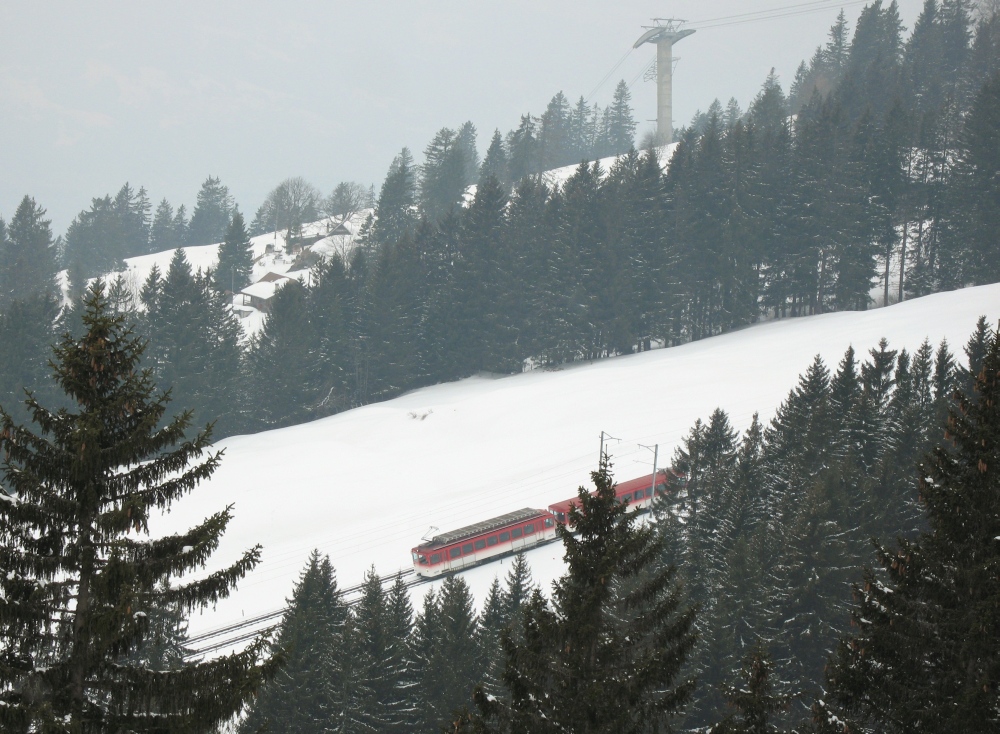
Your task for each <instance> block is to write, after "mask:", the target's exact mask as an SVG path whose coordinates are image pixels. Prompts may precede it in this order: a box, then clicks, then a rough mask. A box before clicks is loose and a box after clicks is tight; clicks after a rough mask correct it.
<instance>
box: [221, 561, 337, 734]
mask: <svg viewBox="0 0 1000 734" xmlns="http://www.w3.org/2000/svg"><path fill="white" fill-rule="evenodd" d="M349 616H350V614H349V610H348V608H347V606H346V604H345V603H344V600H343V595H342V593H341V591H340V589H339V588H338V587H337V580H336V576H335V574H334V570H333V566H332V565H331V564H330V559H329V558H328V557H325V556H320V554H319V552H318V551H313V552H312V554H310V556H309V560H308V561H307V563H306V567H305V568H304V569H303V570H302V573H301V574H300V576H299V581H298V583H297V584H296V585H295V589H294V590H293V591H292V598H291V599H289V600H288V608H287V610H286V611H285V614H284V616H283V617H282V619H281V625H280V627H279V630H278V635H277V638H276V640H275V641H274V643H273V648H274V650H275V651H276V652H277V653H279V654H280V655H281V656H282V660H283V664H282V667H281V670H280V671H278V673H277V675H275V677H274V679H273V680H271V681H269V682H268V683H267V685H265V686H264V687H263V690H262V691H261V693H260V695H259V696H258V697H257V698H256V700H255V701H254V704H253V707H252V708H251V710H250V712H249V714H248V715H247V717H246V718H245V719H244V720H243V721H242V722H241V723H240V728H239V731H240V732H245V733H246V734H251V733H253V734H256V732H259V731H262V730H263V731H267V732H270V734H293V733H294V734H298V733H299V732H301V733H302V734H308V733H312V732H316V733H317V734H318V733H319V732H327V731H337V730H339V729H337V728H336V726H337V723H338V719H339V717H340V714H341V710H340V708H339V707H338V705H337V704H338V703H339V702H338V698H339V696H338V694H339V693H340V692H341V690H342V687H343V663H344V661H343V660H341V659H340V655H339V654H338V653H339V652H340V651H341V650H343V648H344V639H343V638H344V633H345V630H346V629H347V621H348V617H349Z"/></svg>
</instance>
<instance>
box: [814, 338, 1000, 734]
mask: <svg viewBox="0 0 1000 734" xmlns="http://www.w3.org/2000/svg"><path fill="white" fill-rule="evenodd" d="M918 475H919V485H920V500H921V503H922V504H923V507H924V509H925V511H926V517H927V523H928V526H929V529H928V530H927V531H926V532H924V533H922V534H921V535H920V537H919V538H918V539H917V540H915V541H912V542H908V541H905V540H900V541H899V542H898V545H897V547H895V548H891V547H887V546H884V545H881V544H876V556H877V559H878V564H879V568H878V569H870V568H869V569H866V570H865V572H864V581H863V584H862V585H860V586H858V587H856V588H855V603H854V607H853V609H852V613H851V618H852V633H851V634H850V635H849V636H848V637H846V638H845V639H844V640H843V641H842V643H841V644H840V646H839V648H838V649H837V653H836V656H835V658H834V659H833V660H832V662H831V665H830V666H829V668H828V685H829V688H830V692H829V700H827V701H825V702H824V701H820V702H818V703H817V705H816V707H815V712H816V717H817V720H818V721H819V722H820V723H823V724H829V723H830V722H831V721H833V720H837V721H840V722H842V723H843V724H844V725H846V726H848V727H851V728H852V729H857V730H864V729H863V728H862V727H864V728H870V729H874V730H877V731H884V732H912V731H925V732H955V731H995V730H996V729H997V727H998V726H1000V714H998V711H1000V700H998V690H1000V672H998V668H997V663H996V661H997V660H998V659H1000V618H998V616H997V609H998V608H1000V577H998V575H997V573H996V569H997V568H998V567H1000V545H998V543H997V538H998V537H1000V499H998V498H1000V340H998V339H997V337H996V335H995V334H991V335H990V337H989V340H988V343H987V349H986V353H985V355H984V357H983V361H982V364H981V366H980V369H979V370H977V372H976V374H975V381H974V384H973V388H972V390H971V391H970V392H965V391H962V390H958V391H956V392H955V395H954V403H953V405H952V406H951V409H950V410H949V414H948V419H947V424H946V431H945V442H944V443H943V444H942V445H940V446H939V447H937V448H935V449H934V451H933V452H932V453H930V454H929V455H928V456H927V457H926V460H925V462H924V463H923V464H922V465H921V467H920V470H919V474H918Z"/></svg>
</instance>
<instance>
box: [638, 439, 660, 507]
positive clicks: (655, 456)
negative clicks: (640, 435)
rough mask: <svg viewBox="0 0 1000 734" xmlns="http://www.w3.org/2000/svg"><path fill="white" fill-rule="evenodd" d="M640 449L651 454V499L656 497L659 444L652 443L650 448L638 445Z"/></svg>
mask: <svg viewBox="0 0 1000 734" xmlns="http://www.w3.org/2000/svg"><path fill="white" fill-rule="evenodd" d="M639 446H640V447H641V448H644V449H648V450H649V451H652V452H653V484H652V487H653V497H656V461H657V459H659V457H660V444H658V443H654V444H653V445H652V446H643V445H642V444H639Z"/></svg>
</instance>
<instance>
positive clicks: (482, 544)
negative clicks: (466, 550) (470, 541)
mask: <svg viewBox="0 0 1000 734" xmlns="http://www.w3.org/2000/svg"><path fill="white" fill-rule="evenodd" d="M485 547H486V541H485V540H483V539H482V538H480V539H479V540H477V541H476V550H482V549H483V548H485Z"/></svg>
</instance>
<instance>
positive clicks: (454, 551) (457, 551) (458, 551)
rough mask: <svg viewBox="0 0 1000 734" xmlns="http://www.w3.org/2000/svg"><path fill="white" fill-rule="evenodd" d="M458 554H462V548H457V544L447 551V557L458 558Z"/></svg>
mask: <svg viewBox="0 0 1000 734" xmlns="http://www.w3.org/2000/svg"><path fill="white" fill-rule="evenodd" d="M460 555H462V549H461V548H459V547H458V546H457V545H456V546H455V547H454V548H452V549H451V550H450V551H448V557H449V558H458V557H459V556H460Z"/></svg>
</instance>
